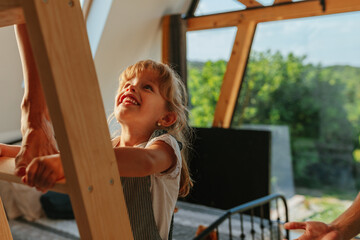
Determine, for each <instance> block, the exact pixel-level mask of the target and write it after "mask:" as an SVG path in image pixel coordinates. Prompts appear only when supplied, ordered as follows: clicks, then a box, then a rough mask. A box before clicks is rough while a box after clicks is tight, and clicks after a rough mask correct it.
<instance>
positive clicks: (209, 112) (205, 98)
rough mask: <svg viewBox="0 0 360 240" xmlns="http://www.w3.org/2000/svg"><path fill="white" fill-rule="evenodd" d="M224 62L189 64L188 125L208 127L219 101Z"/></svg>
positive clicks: (224, 67) (224, 68)
mask: <svg viewBox="0 0 360 240" xmlns="http://www.w3.org/2000/svg"><path fill="white" fill-rule="evenodd" d="M225 70H226V62H225V61H224V60H219V61H216V62H211V61H207V62H206V63H205V64H203V65H201V64H192V65H191V64H189V75H188V79H189V80H188V88H189V95H190V105H191V110H190V124H191V125H192V126H196V127H210V126H211V125H212V122H213V118H214V111H215V107H216V103H217V101H218V99H219V94H220V88H221V83H222V79H223V76H224V73H225Z"/></svg>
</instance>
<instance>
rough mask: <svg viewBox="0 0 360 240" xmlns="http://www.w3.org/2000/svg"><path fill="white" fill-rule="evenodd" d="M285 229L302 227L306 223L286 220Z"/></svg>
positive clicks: (303, 227)
mask: <svg viewBox="0 0 360 240" xmlns="http://www.w3.org/2000/svg"><path fill="white" fill-rule="evenodd" d="M284 228H286V229H289V230H290V229H304V230H305V228H306V223H304V222H288V223H285V224H284Z"/></svg>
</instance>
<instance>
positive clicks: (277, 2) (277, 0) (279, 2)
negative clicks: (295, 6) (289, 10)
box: [273, 0, 292, 5]
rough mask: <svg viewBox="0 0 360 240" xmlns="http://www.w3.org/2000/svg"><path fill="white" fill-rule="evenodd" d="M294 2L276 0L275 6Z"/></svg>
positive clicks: (290, 0)
mask: <svg viewBox="0 0 360 240" xmlns="http://www.w3.org/2000/svg"><path fill="white" fill-rule="evenodd" d="M291 2H292V0H275V1H274V3H273V5H276V4H281V3H291Z"/></svg>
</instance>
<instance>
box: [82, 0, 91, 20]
mask: <svg viewBox="0 0 360 240" xmlns="http://www.w3.org/2000/svg"><path fill="white" fill-rule="evenodd" d="M92 2H93V0H85V1H84V4H83V6H82V10H83V14H84V19H85V22H86V19H87V17H88V15H89V12H90V8H91V4H92Z"/></svg>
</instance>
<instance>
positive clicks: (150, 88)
mask: <svg viewBox="0 0 360 240" xmlns="http://www.w3.org/2000/svg"><path fill="white" fill-rule="evenodd" d="M144 88H145V89H148V90H151V91H152V90H153V88H152V87H151V86H150V85H145V86H144Z"/></svg>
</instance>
